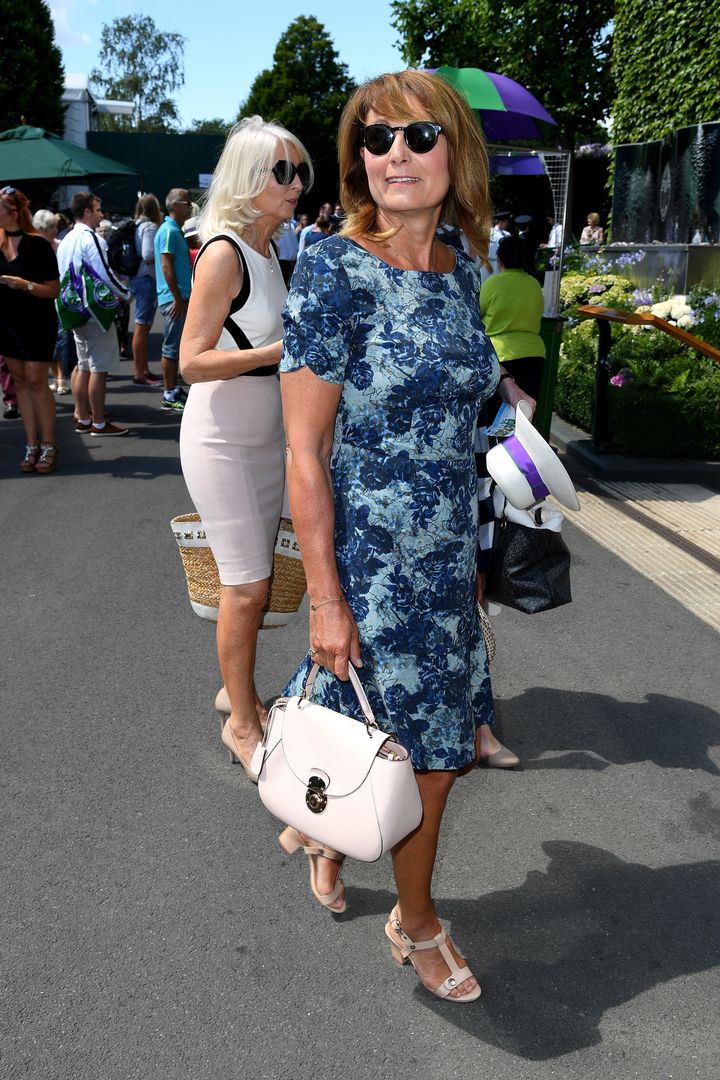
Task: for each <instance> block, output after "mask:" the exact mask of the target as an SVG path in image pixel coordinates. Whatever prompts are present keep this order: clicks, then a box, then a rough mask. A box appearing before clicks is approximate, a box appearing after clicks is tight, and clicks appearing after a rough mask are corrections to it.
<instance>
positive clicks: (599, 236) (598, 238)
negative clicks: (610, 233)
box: [580, 213, 604, 244]
mask: <svg viewBox="0 0 720 1080" xmlns="http://www.w3.org/2000/svg"><path fill="white" fill-rule="evenodd" d="M603 236H604V233H603V230H602V227H601V225H600V215H599V214H595V213H592V214H588V216H587V225H586V226H585V228H584V229H583V231H582V232H581V233H580V243H581V244H602V242H603Z"/></svg>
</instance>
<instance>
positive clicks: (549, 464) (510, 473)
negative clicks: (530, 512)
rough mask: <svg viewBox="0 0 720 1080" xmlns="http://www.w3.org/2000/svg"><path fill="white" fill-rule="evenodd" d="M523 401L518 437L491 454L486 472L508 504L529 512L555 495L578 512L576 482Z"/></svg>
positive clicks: (517, 423) (518, 416)
mask: <svg viewBox="0 0 720 1080" xmlns="http://www.w3.org/2000/svg"><path fill="white" fill-rule="evenodd" d="M526 408H527V406H526V404H525V402H524V401H521V402H520V403H519V405H518V408H517V409H516V412H515V434H514V435H511V436H510V438H509V439H503V441H502V442H500V443H498V444H497V446H493V447H491V449H490V450H488V453H487V457H486V463H487V471H488V472H489V473H490V476H492V478H493V480H494V481H495V483H496V484H497V486H498V487H499V488H500V490H501V491H502V493H503V495H504V496H505V498H506V499H507V501H508V502H509V503H511V504H512V505H513V506H514V507H515V508H516V509H518V510H527V509H528V507H530V506H534V505H535V503H539V502H542V500H543V499H544V498H546V497H547V496H548V495H552V496H553V497H554V498H556V499H557V500H558V502H560V503H562V505H563V506H566V507H567V509H568V510H579V509H580V503H579V501H578V497H577V494H576V492H575V488H574V487H573V482H572V480H571V479H570V477H569V476H568V474H567V472H566V471H565V467H564V466H563V464H562V462H561V461H560V459H559V458H558V456H557V454H556V453H555V451H554V450H553V449H552V447H550V446H549V445H548V444H547V443H546V442H545V440H544V439H543V437H542V435H541V434H540V433H539V432H538V431H536V430H535V428H534V427H533V426H532V424H531V423H530V420H529V419H528V417H527V415H526V412H525V409H526Z"/></svg>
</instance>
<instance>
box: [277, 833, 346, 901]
mask: <svg viewBox="0 0 720 1080" xmlns="http://www.w3.org/2000/svg"><path fill="white" fill-rule="evenodd" d="M278 842H279V844H280V847H281V848H282V849H283V851H286V852H287V853H288V855H294V854H295V852H296V851H297V850H298V849H299V848H302V849H303V851H304V852H305V854H306V855H307V857H308V862H309V863H310V888H311V889H312V893H313V896H314V897H315V899H316V900H317V901H318V902H319V903H320V904H322V906H323V907H324V908H327V909H328V911H329V912H330V914H331V915H342V913H343V912H344V911H347V902H346V900H345V886H344V885H343V883H342V879H341V878H340V876H339V875H338V878H337V881H336V882H335V888H334V889H333V891H332V892H329V893H321V892H319V891H318V887H317V860H318V858H320V857H322V858H323V859H332V861H333V862H337V863H342V862H343V861H344V859H345V856H344V855H341V854H340V852H339V851H335V850H334V849H333V848H329V847H321V845H320V844H316V843H314V842H313V841H310V842H309V843H306V842H305V841H304V840H303V838H302V836H301V835H300V833H299V832H298V831H297V829H293V828H292V827H291V826H290V825H288V827H287V829H285V830H284V832H281V833H280V836H279V837H278ZM336 900H342V906H341V907H331V906H330V905H331V904H334V903H335V901H336Z"/></svg>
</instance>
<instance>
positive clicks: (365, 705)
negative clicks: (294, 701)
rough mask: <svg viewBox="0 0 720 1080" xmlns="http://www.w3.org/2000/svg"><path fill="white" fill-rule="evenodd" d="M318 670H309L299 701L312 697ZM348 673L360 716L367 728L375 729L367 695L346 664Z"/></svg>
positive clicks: (349, 665) (375, 723) (355, 675)
mask: <svg viewBox="0 0 720 1080" xmlns="http://www.w3.org/2000/svg"><path fill="white" fill-rule="evenodd" d="M319 670H320V665H319V664H313V666H312V667H311V668H310V672H309V674H308V677H307V679H306V680H305V685H304V686H303V688H302V692H301V693H300V700H301V701H302V700H303V698H308V699H310V698H311V697H312V688H313V685H314V683H315V676H316V675H317V673H318V671H319ZM348 673H349V675H350V682H351V683H352V687H353V690H354V691H355V696H356V697H357V699H358V702H359V704H360V708H361V710H362V714H363V716H364V717H365V723H366V724H367V725H368V726H369V727H375V728H376V727H377V726H378V723H377V720H376V719H375V716H374V714H373V711H372V709H371V708H370V702H369V701H368V699H367V695H366V693H365V691H364V690H363V687H362V683H361V682H360V680H359V678H358V676H357V672H356V671H355V668H354V667H353V665H352V664H348Z"/></svg>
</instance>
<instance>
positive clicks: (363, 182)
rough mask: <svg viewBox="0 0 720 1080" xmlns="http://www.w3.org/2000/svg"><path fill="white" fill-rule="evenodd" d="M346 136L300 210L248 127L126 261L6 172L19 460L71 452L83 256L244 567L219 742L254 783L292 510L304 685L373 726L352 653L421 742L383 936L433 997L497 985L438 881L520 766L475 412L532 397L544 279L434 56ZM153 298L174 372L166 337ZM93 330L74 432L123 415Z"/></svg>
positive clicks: (383, 88) (107, 333)
mask: <svg viewBox="0 0 720 1080" xmlns="http://www.w3.org/2000/svg"><path fill="white" fill-rule="evenodd" d="M338 141H339V161H340V200H341V201H340V202H338V203H335V204H324V205H323V206H321V207H320V209H319V212H318V213H317V215H315V217H314V218H308V217H307V215H299V216H297V215H296V210H297V206H298V203H299V201H300V199H301V197H302V196H303V195H305V194H306V193H307V192H308V191H309V189H310V187H311V185H312V181H313V170H312V163H311V161H310V158H309V155H308V153H307V151H306V150H305V148H304V147H303V145H302V143H301V142H300V141H299V140H298V139H297V138H296V137H295V136H294V135H293V134H292V133H291V132H290V131H288V130H286V129H284V128H282V127H279V126H277V125H276V124H272V123H267V122H265V121H264V120H262V119H261V118H260V117H252V118H248V119H245V120H243V121H242V122H241V123H240V124H238V125H237V126H236V127H235V128H234V129H233V131H232V132H231V133H230V135H229V137H228V139H227V142H226V145H225V148H224V151H223V154H222V156H221V158H220V161H219V163H218V165H217V168H216V170H215V173H214V175H213V178H212V182H211V184H210V187H209V190H208V192H207V195H206V198H205V200H204V203H203V206H202V209H201V210H200V212H199V215H198V213H197V212H196V209H197V208H195V207H194V206H193V204H192V203H191V200H190V197H189V194H188V192H187V191H186V190H184V189H182V188H173V189H172V190H171V191H170V192H169V193H168V194H167V197H166V200H165V210H166V213H165V215H164V217H163V215H162V213H161V211H160V207H159V204H158V201H157V199H155V197H154V196H152V195H144V196H142V197H141V198H140V200H139V201H138V204H137V207H136V209H135V215H134V220H135V222H136V230H135V234H134V242H135V245H136V256H137V270H136V272H135V273H134V274H132V275H130V277H129V279H128V278H127V277H123V276H122V275H120V274H118V273H116V272H114V271H113V269H112V267H111V265H110V257H109V251H108V245H107V243H106V241H105V240H104V239H103V237H102V236H101V235H99V234H100V232H101V225H102V221H103V211H102V204H101V201H100V200H99V199H98V198H97V197H96V196H95V195H93V194H92V193H90V192H82V193H78V194H76V195H75V196H73V199H72V203H71V213H72V218H73V221H74V224H73V226H72V228H69V229H68V230H67V232H66V233H65V235H64V236H62V238H61V239H60V240H59V244H58V245H57V250H55V243H56V240H55V238H54V237H52V236H50V235H49V234H48V231H47V229H46V231H45V232H40V231H39V227H40V223H39V222H38V225H37V226H34V225H33V221H32V219H31V217H30V213H29V208H28V205H27V200H26V199H25V197H24V196H23V195H22V193H21V192H19V191H17V190H16V189H14V188H12V187H5V188H3V189H2V190H0V284H1V285H2V286H4V288H2V289H0V353H2V355H3V356H4V357H5V363H6V364H7V366H8V369H9V372H10V374H11V375H12V378H13V379H14V381H15V385H16V389H17V400H18V404H19V409H20V414H21V416H22V421H23V425H24V430H25V440H26V448H25V455H24V457H23V458H22V462H21V469H22V470H23V471H24V472H32V471H34V472H38V473H47V472H52V471H53V470H54V468H55V466H56V464H57V446H56V443H55V432H54V422H55V402H54V398H53V395H52V392H51V390H50V388H49V385H48V368H49V365H50V363H51V362H53V360H54V359H55V361H56V362H58V357H59V355H60V354H59V353H58V351H57V350H58V344H57V343H58V318H57V310H56V305H55V301H56V300H57V299H58V298H59V305H58V306H59V308H60V309H62V307H63V305H64V304H65V305H67V304H68V303H69V299H68V295H66V289H67V284H66V283H67V280H68V279H69V278H71V277H72V271H73V268H74V267H75V268H77V267H82V268H83V270H84V271H86V272H87V273H88V274H90V275H91V276H92V278H93V281H94V282H95V294H96V298H97V297H101V296H102V295H106V298H107V306H108V308H109V309H110V310H113V309H115V308H117V306H118V305H119V304H122V303H125V304H126V303H127V302H128V301H130V300H132V301H133V302H134V305H135V329H134V332H133V341H132V349H133V360H134V375H133V381H134V382H135V383H136V384H139V385H142V386H148V387H152V386H155V385H157V386H160V385H162V401H161V407H162V409H164V410H167V411H172V412H177V413H179V414H181V416H182V422H181V431H180V454H181V462H182V469H183V474H184V477H185V481H186V484H187V487H188V490H189V492H190V495H191V498H192V500H193V502H194V504H195V506H196V508H197V510H198V511H199V513H200V515H201V517H202V521H203V524H204V527H205V530H206V534H207V538H208V542H209V544H210V547H211V548H212V551H213V554H214V556H215V559H216V562H217V565H218V569H219V574H220V581H221V584H222V595H221V600H220V608H219V619H218V626H217V648H218V658H219V663H220V668H221V671H222V675H223V679H224V682H225V687H226V690H227V694H228V698H229V703H230V711H229V715H228V716H227V720H226V722H225V724H224V726H223V729H222V734H221V738H222V743H223V744H224V745H225V746H226V747H227V749H228V750H229V751H230V753H231V756H232V758H233V759H234V760H235V761H237V762H239V763H240V764H241V765H242V767H243V769H244V770H245V773H246V774H247V776H248V778H249V779H250V780H251V781H254V782H256V781H257V776H256V775H255V773H254V772H253V768H252V763H251V759H252V753H253V749H254V747H255V746H256V744H257V742H258V740H259V739H260V738H261V736H262V732H263V727H264V724H265V723H266V721H267V713H266V709H265V706H264V704H263V702H262V701H261V700H260V698H259V696H258V694H257V691H256V687H255V682H254V667H255V652H256V643H257V633H258V628H259V625H260V619H261V614H262V610H263V607H264V605H265V603H266V599H267V594H268V587H269V579H270V574H271V569H272V560H273V549H274V541H275V535H276V532H277V529H278V523H279V520H280V518H281V516H286V515H288V514H290V515H291V516H292V519H293V522H294V526H295V529H296V533H297V537H298V542H299V545H300V549H301V552H302V558H303V563H304V566H305V571H306V576H307V588H308V595H309V601H310V616H309V619H310V622H309V644H308V650H307V654H306V655H305V656H304V657H303V658H302V659H301V661H300V663H299V665H298V668H297V671H296V672H295V674H294V675H293V677H292V678H291V680H290V681H289V683H288V685H287V686H286V688H285V690H284V693H285V694H286V695H291V694H295V693H299V692H300V691H301V689H302V687H303V686H304V684H305V681H306V680H307V678H308V676H309V673H310V671H311V669H313V666H314V665H316V664H318V665H320V666H321V671H320V674H319V675H318V676H317V679H316V681H315V686H314V698H315V700H316V701H318V702H319V703H321V704H323V705H326V706H328V707H329V708H332V709H334V710H336V711H340V712H344V713H346V714H351V715H356V716H358V718H360V716H359V713H358V706H357V702H356V701H355V698H354V695H353V693H352V692H351V690H350V689H349V686H350V684H349V682H348V675H349V665H350V664H352V665H353V666H354V667H355V668H356V669H358V671H359V674H360V678H361V680H362V683H363V687H364V689H365V691H366V693H367V696H368V699H369V701H370V703H371V706H372V709H373V711H374V713H375V716H376V718H377V720H378V723H379V724H380V727H381V728H383V729H384V730H388V731H393V732H394V733H395V738H396V739H397V740H398V741H399V742H400V743H401V744H402V745H403V746H404V747H405V749H406V750H407V751H408V752H409V754H410V757H411V760H412V764H413V767H414V769H415V775H416V778H417V784H418V789H419V792H420V796H421V800H422V806H423V818H422V821H421V824H420V825H419V827H418V828H417V829H416V830H415V831H414V832H412V833H411V834H410V835H409V836H407V837H406V838H405V839H404V840H403V841H401V842H400V843H399V844H398V845H397V846H396V847H395V848H394V849H393V852H392V859H393V869H394V875H395V881H396V885H397V897H398V899H397V903H396V905H395V906H394V908H393V910H392V911H391V912H390V914H389V916H388V919H387V922H386V925H385V934H386V936H387V938H388V939H389V944H390V949H391V953H392V956H393V957H394V958H395V959H396V960H397V961H398V962H400V963H405V962H406V961H410V962H411V963H412V964H413V966H414V967H415V969H416V972H417V975H418V977H419V979H420V981H421V983H422V984H423V986H424V987H426V989H428V990H429V991H430V992H431V993H432V994H434V995H435V996H437V997H440V998H443V999H447V1000H449V1001H453V1002H470V1001H473V1000H475V999H477V997H478V996H479V994H480V986H479V984H478V982H477V979H476V978H475V976H474V975H473V974H472V971H471V970H470V967H469V966H468V964H467V962H466V961H465V959H464V958H463V957H462V955H461V952H460V950H459V948H458V947H457V945H456V944H455V943H454V942H453V940H452V939H451V938H450V936H449V935H448V934H447V932H446V931H445V930H443V929H442V927H441V925H440V923H439V921H438V917H437V914H436V911H435V906H434V902H433V898H432V878H433V870H434V865H435V859H436V854H437V849H438V843H439V835H440V826H441V822H442V818H443V813H444V810H445V806H446V803H447V799H448V797H449V795H450V791H451V789H452V788H453V785H454V783H455V780H456V779H457V777H458V775H460V774H462V773H463V772H464V771H466V770H468V769H470V768H472V767H473V766H475V765H478V764H485V765H490V766H494V767H498V768H507V767H511V766H512V765H515V764H517V758H516V757H515V755H513V754H512V752H511V751H509V750H508V749H507V748H506V747H504V746H503V745H502V744H501V743H500V742H499V741H498V740H497V739H496V737H495V736H494V734H493V724H494V720H495V716H494V708H493V696H492V688H491V683H490V676H489V668H488V659H487V652H486V647H485V643H484V640H483V635H482V632H481V625H480V620H479V616H478V609H477V604H478V601H480V602H482V601H483V599H484V597H483V577H484V567H485V566H486V562H485V561H483V560H485V559H486V557H487V552H488V549H489V539H488V534H487V532H485V533H483V536H484V539H483V540H482V541H481V542H480V543H479V530H478V522H479V520H483V514H484V513H485V510H484V509H483V507H482V506H481V505H480V502H481V501H482V500H479V498H478V487H479V483H480V484H481V485H482V484H483V483H484V479H485V478H484V477H483V476H481V477H478V473H477V459H476V456H475V449H476V444H475V440H476V430H477V427H478V416H479V415H481V414H483V411H486V410H487V408H488V407H489V403H491V402H492V401H493V400H496V401H497V402H504V403H507V404H509V405H512V406H516V405H517V404H518V403H519V402H520V401H525V402H527V403H528V405H529V406H530V409H532V408H534V406H535V403H536V399H537V396H538V393H539V380H540V373H541V370H542V362H543V357H544V348H543V347H542V341H541V339H540V338H539V334H538V331H539V319H540V316H541V314H542V293H541V290H540V287H539V285H538V284H537V282H536V281H535V279H534V277H533V276H532V274H531V272H530V270H531V268H530V267H529V266H528V265H527V262H526V246H525V242H524V240H523V238H522V237H518V236H513V235H505V232H507V233H508V234H511V233H512V231H513V229H512V222H511V221H510V216H509V215H503V214H499V215H496V222H495V229H494V231H493V232H492V233H491V231H490V201H489V199H490V196H489V173H488V157H487V152H486V147H485V143H484V140H483V137H482V133H481V131H480V128H479V127H478V125H477V123H476V121H475V118H474V116H473V114H472V112H471V110H470V109H469V107H468V105H467V103H466V101H465V99H464V98H463V97H462V95H460V94H459V93H458V92H457V91H455V90H454V89H453V88H452V87H450V86H448V85H447V84H446V83H445V82H443V81H442V80H441V79H438V78H436V77H435V76H434V75H432V74H430V73H426V72H421V71H406V72H402V73H400V74H397V75H383V76H381V77H379V78H377V79H373V80H371V81H370V82H368V83H366V84H364V85H363V86H361V87H359V88H358V89H357V90H356V91H355V93H354V94H353V95H352V97H351V99H350V101H349V103H348V105H347V106H346V108H345V110H344V113H343V116H342V118H341V122H340V128H339V136H338ZM46 224H47V223H46ZM521 224H522V223H521ZM505 226H507V228H505ZM501 233H502V235H500V234H501ZM550 240H551V242H552V243H555V242H556V240H552V234H551V236H550ZM489 242H490V248H489V246H488V244H489ZM557 242H558V243H559V242H561V239H560V240H558V241H557ZM111 243H112V239H111ZM493 245H494V247H493ZM191 253H192V259H191ZM492 262H494V263H495V266H494V267H493V266H492V265H491V264H492ZM492 270H494V271H495V272H494V273H491V271H492ZM483 278H485V279H486V280H485V281H484V284H482V288H481V282H482V280H483ZM288 283H289V284H290V291H289V293H288ZM103 287H104V289H105V293H104V294H103V292H102V289H103ZM11 294H12V296H13V298H15V296H17V301H21V303H19V302H18V303H8V301H7V299H6V298H7V296H9V295H11ZM538 294H539V296H538ZM158 307H159V309H160V312H161V314H162V318H163V343H162V355H161V369H162V376H161V377H162V383H160V376H157V375H155V374H154V373H152V372H151V371H150V369H149V366H148V348H147V346H148V335H149V332H150V327H151V326H152V324H153V321H154V318H155V313H156V309H157V308H158ZM61 314H62V310H61ZM71 337H72V344H73V347H74V351H75V353H76V358H77V360H76V364H75V366H74V367H73V368H72V372H71V374H70V385H71V389H72V394H73V399H74V404H75V430H76V431H78V432H80V433H83V434H89V435H90V436H107V435H125V434H127V428H126V427H125V426H123V425H121V424H119V423H116V422H115V421H114V420H113V421H111V420H109V419H108V418H107V416H106V412H105V392H106V383H107V376H108V375H109V374H111V373H113V372H115V371H117V366H118V362H119V358H120V349H119V343H118V337H117V334H116V333H115V331H114V329H112V325H111V324H110V323H107V322H106V323H105V324H104V325H103V323H102V322H101V321H99V320H98V319H94V318H91V319H89V320H88V321H86V322H84V323H82V324H81V325H78V326H76V327H75V328H74V329H72V332H71ZM68 344H69V341H68ZM59 362H60V363H61V369H62V378H63V380H65V379H66V378H67V375H68V364H67V363H65V361H59ZM180 376H182V380H183V382H184V383H185V384H186V385H188V386H189V391H188V392H187V393H186V391H185V390H184V389H183V388H182V386H181V384H180ZM59 377H60V376H59V375H56V380H57V378H59ZM56 386H57V381H56ZM58 392H60V391H59V390H58ZM483 491H484V489H483ZM485 501H487V499H486V500H485ZM279 689H280V688H279V687H278V690H279ZM290 832H291V834H292V835H290V836H288V834H287V831H286V833H284V834H283V836H282V837H281V843H282V844H283V846H284V847H285V849H286V850H287V851H292V850H295V849H297V848H298V847H302V848H303V849H304V851H305V853H306V854H307V855H308V858H309V862H310V875H311V888H312V892H313V894H314V896H315V897H316V899H317V900H318V901H319V902H320V903H321V904H322V905H323V906H324V907H325V908H326V909H327V910H329V911H330V912H331V913H332V914H336V915H337V914H340V913H342V912H343V911H344V910H345V908H346V906H347V904H348V902H349V901H350V902H351V899H352V898H351V896H350V897H348V895H347V893H346V886H345V885H344V883H343V881H342V879H341V877H340V869H341V866H342V863H343V860H344V856H343V853H342V852H339V851H331V850H329V849H328V848H325V847H323V846H321V845H320V844H318V843H317V842H316V841H315V840H314V839H313V838H312V837H311V836H306V835H302V834H294V833H293V830H290Z"/></svg>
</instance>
